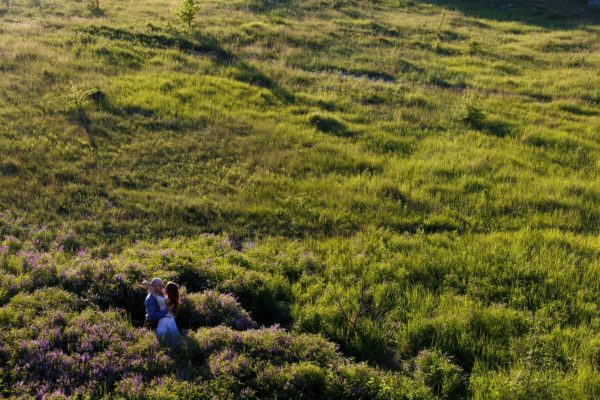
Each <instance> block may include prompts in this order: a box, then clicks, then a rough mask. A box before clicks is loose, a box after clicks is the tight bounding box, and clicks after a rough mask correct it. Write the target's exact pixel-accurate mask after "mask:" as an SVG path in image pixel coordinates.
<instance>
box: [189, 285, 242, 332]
mask: <svg viewBox="0 0 600 400" xmlns="http://www.w3.org/2000/svg"><path fill="white" fill-rule="evenodd" d="M177 322H178V324H179V325H180V326H182V327H187V328H192V329H194V328H199V327H201V326H217V325H227V326H230V327H232V328H234V329H237V330H245V329H249V328H251V327H252V326H253V323H252V319H251V318H250V315H249V314H248V312H246V310H244V309H243V308H242V306H241V305H240V304H239V303H238V302H237V300H236V299H235V297H233V296H231V295H229V294H222V293H218V292H217V291H214V290H207V291H205V292H204V293H191V294H189V295H186V296H185V297H184V298H183V300H182V303H181V306H180V308H179V312H178V315H177Z"/></svg>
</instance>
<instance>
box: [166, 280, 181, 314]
mask: <svg viewBox="0 0 600 400" xmlns="http://www.w3.org/2000/svg"><path fill="white" fill-rule="evenodd" d="M165 291H166V292H167V297H168V298H169V305H170V306H171V308H172V309H173V314H177V308H179V285H178V284H176V283H175V282H168V283H167V286H166V287H165Z"/></svg>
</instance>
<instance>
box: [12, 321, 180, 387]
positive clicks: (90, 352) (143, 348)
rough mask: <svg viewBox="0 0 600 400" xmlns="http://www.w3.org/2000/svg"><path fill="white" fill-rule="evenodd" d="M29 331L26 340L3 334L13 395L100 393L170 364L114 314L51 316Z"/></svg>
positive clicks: (147, 337) (146, 336)
mask: <svg viewBox="0 0 600 400" xmlns="http://www.w3.org/2000/svg"><path fill="white" fill-rule="evenodd" d="M33 326H34V327H35V328H34V329H31V331H30V334H29V335H25V336H22V335H19V333H20V332H19V331H13V332H11V333H10V334H9V335H8V336H9V337H8V340H7V345H8V347H9V349H10V351H11V352H12V353H13V358H12V360H11V361H12V364H13V365H12V380H13V383H14V387H15V392H16V394H17V395H22V396H25V395H33V396H36V395H40V394H42V393H52V392H57V393H60V394H65V395H73V394H76V393H97V394H100V393H104V392H107V391H110V390H112V388H113V386H114V385H115V383H116V382H118V381H119V380H121V379H123V378H125V377H128V376H137V377H138V378H139V379H141V380H148V379H150V378H152V377H154V376H156V375H159V374H162V373H164V372H165V371H166V370H167V369H168V368H169V366H170V365H171V364H172V361H171V359H170V358H169V357H167V355H166V353H165V352H164V350H161V348H160V347H159V345H158V343H157V342H156V340H155V338H154V335H152V334H151V333H150V332H147V331H145V330H138V329H134V328H132V327H131V326H130V325H129V324H128V323H127V322H126V321H125V320H124V319H123V318H122V316H121V314H120V313H117V312H100V311H98V310H93V309H87V310H85V311H84V312H82V313H80V314H79V313H72V314H69V313H64V312H57V313H52V314H50V315H49V316H48V317H45V316H42V317H40V318H38V320H36V321H35V322H34V325H33Z"/></svg>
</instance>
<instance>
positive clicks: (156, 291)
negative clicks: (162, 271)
mask: <svg viewBox="0 0 600 400" xmlns="http://www.w3.org/2000/svg"><path fill="white" fill-rule="evenodd" d="M142 285H144V286H145V287H146V288H147V289H148V296H146V301H145V302H144V303H145V304H146V320H145V321H144V327H145V328H147V329H151V330H153V331H154V330H156V327H157V326H158V320H159V319H161V318H162V317H164V316H166V315H167V310H166V309H165V310H161V309H160V305H159V304H158V300H156V297H155V296H160V297H164V295H163V289H164V285H163V282H162V280H161V279H160V278H154V279H152V282H148V281H144V282H142Z"/></svg>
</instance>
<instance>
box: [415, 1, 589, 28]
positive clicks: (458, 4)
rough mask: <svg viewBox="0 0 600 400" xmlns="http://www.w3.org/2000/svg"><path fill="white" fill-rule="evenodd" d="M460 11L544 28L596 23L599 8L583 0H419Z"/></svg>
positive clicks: (472, 15) (473, 15) (571, 26)
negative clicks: (509, 0) (588, 4)
mask: <svg viewBox="0 0 600 400" xmlns="http://www.w3.org/2000/svg"><path fill="white" fill-rule="evenodd" d="M421 2H422V3H429V4H434V5H437V6H442V7H446V8H449V9H453V10H456V11H460V12H461V13H463V14H464V15H465V16H468V17H474V18H484V19H489V20H496V21H504V22H508V21H516V22H522V23H525V24H528V25H535V26H539V27H542V28H546V29H567V28H575V27H577V26H580V25H584V24H594V25H597V24H600V10H599V9H598V8H593V7H590V6H587V5H586V3H587V1H586V0H539V1H511V2H507V1H501V0H421Z"/></svg>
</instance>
